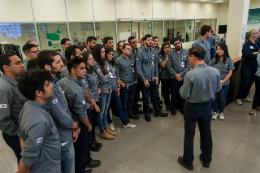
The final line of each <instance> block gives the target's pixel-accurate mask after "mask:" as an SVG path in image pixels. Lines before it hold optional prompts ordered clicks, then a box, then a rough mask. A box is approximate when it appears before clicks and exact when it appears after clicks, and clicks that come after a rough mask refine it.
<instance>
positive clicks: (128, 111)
mask: <svg viewBox="0 0 260 173" xmlns="http://www.w3.org/2000/svg"><path fill="white" fill-rule="evenodd" d="M135 90H136V84H134V85H132V86H129V89H127V87H121V93H120V94H121V99H122V107H123V111H124V114H125V116H126V117H128V115H133V103H134V97H135Z"/></svg>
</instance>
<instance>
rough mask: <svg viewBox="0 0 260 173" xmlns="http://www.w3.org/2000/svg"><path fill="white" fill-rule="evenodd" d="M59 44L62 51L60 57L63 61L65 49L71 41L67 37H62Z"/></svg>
mask: <svg viewBox="0 0 260 173" xmlns="http://www.w3.org/2000/svg"><path fill="white" fill-rule="evenodd" d="M61 46H62V53H61V58H62V61H63V62H65V59H66V56H65V51H66V49H67V48H68V47H69V46H71V41H70V39H68V38H63V39H62V40H61Z"/></svg>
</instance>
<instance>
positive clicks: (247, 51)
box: [237, 29, 260, 105]
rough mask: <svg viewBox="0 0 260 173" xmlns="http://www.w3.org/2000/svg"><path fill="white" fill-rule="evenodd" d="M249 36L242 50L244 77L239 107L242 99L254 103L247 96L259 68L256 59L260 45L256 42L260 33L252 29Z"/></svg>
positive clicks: (242, 71) (238, 95)
mask: <svg viewBox="0 0 260 173" xmlns="http://www.w3.org/2000/svg"><path fill="white" fill-rule="evenodd" d="M248 34H249V40H248V41H247V42H246V43H244V45H243V49H242V68H241V74H242V77H241V83H240V87H239V90H238V93H237V104H239V105H242V99H244V100H245V101H252V100H251V99H249V98H248V97H247V96H248V93H249V90H250V88H251V86H252V84H253V82H254V79H255V73H256V70H257V67H258V63H257V60H256V58H257V55H258V51H259V48H260V44H259V42H257V41H256V40H257V39H258V37H259V33H258V31H257V30H256V29H251V30H250V31H249V33H248Z"/></svg>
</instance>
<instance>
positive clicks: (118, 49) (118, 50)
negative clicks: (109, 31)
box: [116, 41, 123, 56]
mask: <svg viewBox="0 0 260 173" xmlns="http://www.w3.org/2000/svg"><path fill="white" fill-rule="evenodd" d="M122 42H123V41H119V42H118V43H117V44H116V51H117V53H118V56H120V55H121V54H122V50H121V49H120V48H119V44H120V43H122Z"/></svg>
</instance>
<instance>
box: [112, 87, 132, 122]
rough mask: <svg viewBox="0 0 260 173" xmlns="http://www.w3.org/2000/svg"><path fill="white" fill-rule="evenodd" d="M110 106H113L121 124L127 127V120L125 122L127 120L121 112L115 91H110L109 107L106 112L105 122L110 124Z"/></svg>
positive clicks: (119, 100) (118, 97)
mask: <svg viewBox="0 0 260 173" xmlns="http://www.w3.org/2000/svg"><path fill="white" fill-rule="evenodd" d="M111 104H113V105H114V106H115V109H116V112H117V114H118V116H119V118H120V119H121V121H122V123H123V124H124V125H127V124H128V120H127V118H126V116H125V114H124V112H123V108H122V105H121V99H120V96H119V95H117V93H116V92H115V91H112V93H111V100H110V105H109V107H108V110H107V122H108V123H112V120H111V116H110V106H111Z"/></svg>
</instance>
